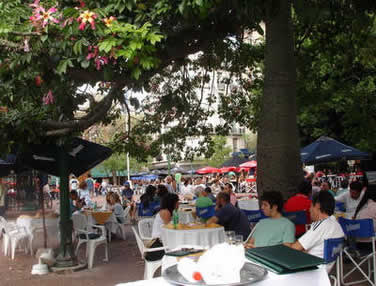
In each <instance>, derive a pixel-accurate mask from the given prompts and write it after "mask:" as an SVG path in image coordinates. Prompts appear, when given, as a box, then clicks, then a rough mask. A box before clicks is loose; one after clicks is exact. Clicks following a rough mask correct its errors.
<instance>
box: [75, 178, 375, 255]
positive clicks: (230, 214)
mask: <svg viewBox="0 0 376 286" xmlns="http://www.w3.org/2000/svg"><path fill="white" fill-rule="evenodd" d="M242 182H243V181H242V179H240V176H239V177H232V176H221V177H217V176H213V177H208V176H203V177H197V178H194V179H193V178H182V180H181V181H180V182H176V181H175V180H174V178H173V177H172V176H167V177H166V178H165V179H164V180H163V181H162V180H155V181H153V182H148V184H145V182H140V181H136V182H126V183H125V184H124V186H123V188H122V190H121V192H120V193H116V192H112V191H109V192H107V194H106V203H105V205H104V206H103V208H104V209H107V210H112V211H113V212H114V213H115V214H116V217H122V214H123V213H122V212H123V210H124V208H125V207H130V209H131V210H130V217H131V218H132V219H135V218H136V217H137V215H140V211H146V212H147V213H148V215H152V216H155V221H154V224H153V230H152V236H153V238H154V239H155V240H158V241H159V244H160V243H161V241H160V238H161V232H162V226H163V225H165V224H168V223H170V222H171V220H172V217H173V213H174V211H175V210H178V208H179V202H184V201H194V203H195V206H196V207H197V208H206V207H211V206H214V207H215V213H214V216H212V217H211V218H209V219H207V220H206V223H207V224H212V223H217V224H219V225H222V226H224V228H225V230H226V231H230V230H231V231H234V232H235V233H236V234H238V235H242V236H243V239H244V240H245V246H246V247H248V248H253V247H261V246H271V245H276V244H285V245H286V246H289V247H291V248H294V249H297V250H301V251H306V252H308V253H310V254H313V255H316V256H319V257H323V251H324V250H323V249H324V240H326V239H329V238H338V237H343V236H344V233H343V231H342V228H341V226H340V225H339V223H338V222H337V219H336V217H335V216H334V212H335V208H336V204H337V203H343V205H344V208H345V209H346V212H345V215H346V217H347V218H350V219H362V218H371V219H373V221H374V225H375V226H376V187H375V186H366V185H363V184H362V182H361V181H353V182H351V183H348V181H347V180H343V181H342V182H341V188H339V189H338V190H336V191H335V190H333V189H332V188H331V184H330V182H329V181H327V180H325V177H318V176H316V175H315V174H308V175H307V176H306V177H305V178H304V180H302V182H301V183H300V184H298V186H297V189H296V193H295V194H293V195H292V196H291V197H290V198H288V199H287V200H284V197H283V195H282V193H281V192H280V191H278V190H275V191H269V192H264V193H263V194H262V196H261V197H260V198H259V204H260V208H261V210H262V212H263V214H264V215H265V216H266V218H264V219H261V220H260V221H259V222H258V223H257V224H256V225H255V226H254V227H253V228H251V226H252V225H251V224H250V223H249V221H248V219H247V216H246V215H245V213H244V212H243V211H242V210H241V209H240V208H239V204H238V199H237V196H236V193H239V192H241V191H242V188H241V184H242ZM92 186H94V187H93V188H95V183H93V184H91V185H89V184H87V182H86V181H84V182H81V183H79V184H78V185H77V188H76V189H73V190H72V192H71V194H72V200H77V201H78V202H79V203H78V205H84V204H86V205H90V196H91V194H92V193H94V192H91V191H90V188H91V187H92ZM140 187H142V192H141V193H142V195H141V196H140V197H139V200H138V202H136V201H135V200H134V197H135V196H134V194H135V192H134V188H136V189H137V188H140ZM251 197H252V196H251ZM75 207H76V206H75ZM296 211H305V212H306V215H307V225H310V228H309V229H308V230H306V225H294V224H293V223H292V222H291V221H290V220H289V219H288V218H286V217H284V215H283V214H284V212H296ZM141 215H142V214H141ZM358 243H362V244H363V247H364V245H366V247H369V245H368V243H369V242H368V241H358ZM159 244H158V245H159Z"/></svg>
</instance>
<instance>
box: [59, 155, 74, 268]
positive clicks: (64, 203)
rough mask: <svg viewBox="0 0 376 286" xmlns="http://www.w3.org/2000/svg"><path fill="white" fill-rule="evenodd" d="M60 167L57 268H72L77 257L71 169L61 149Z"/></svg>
mask: <svg viewBox="0 0 376 286" xmlns="http://www.w3.org/2000/svg"><path fill="white" fill-rule="evenodd" d="M58 152H59V155H58V162H57V163H58V165H59V175H60V225H59V226H60V249H59V254H58V256H57V257H56V265H55V266H56V267H61V268H63V267H71V266H74V265H76V264H77V263H76V257H75V256H74V252H73V245H72V229H73V223H72V219H71V213H70V212H71V210H70V202H69V169H68V159H67V157H66V156H65V153H64V150H63V149H62V148H59V151H58Z"/></svg>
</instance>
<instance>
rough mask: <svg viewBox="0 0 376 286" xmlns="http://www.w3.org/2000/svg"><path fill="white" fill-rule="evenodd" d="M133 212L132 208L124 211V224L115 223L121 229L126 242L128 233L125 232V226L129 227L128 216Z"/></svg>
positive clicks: (128, 207)
mask: <svg viewBox="0 0 376 286" xmlns="http://www.w3.org/2000/svg"><path fill="white" fill-rule="evenodd" d="M130 210H131V206H127V207H126V208H125V210H124V216H123V217H122V218H123V221H124V222H122V223H120V222H115V224H116V226H117V229H116V230H118V229H120V232H121V237H122V238H123V239H124V240H125V239H126V232H125V226H126V225H127V223H128V215H129V211H130Z"/></svg>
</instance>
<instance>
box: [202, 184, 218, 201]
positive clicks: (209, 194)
mask: <svg viewBox="0 0 376 286" xmlns="http://www.w3.org/2000/svg"><path fill="white" fill-rule="evenodd" d="M204 195H206V196H207V197H208V198H209V199H211V200H212V202H213V203H214V204H215V202H216V198H215V196H214V195H213V193H212V188H211V187H206V188H205V189H204Z"/></svg>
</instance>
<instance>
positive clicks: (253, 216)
mask: <svg viewBox="0 0 376 286" xmlns="http://www.w3.org/2000/svg"><path fill="white" fill-rule="evenodd" d="M241 211H242V212H244V214H245V215H246V216H247V218H248V221H249V222H250V223H257V222H258V221H259V220H260V219H263V218H266V217H267V216H266V215H264V213H263V212H262V211H261V210H255V211H250V210H243V209H242V210H241Z"/></svg>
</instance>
